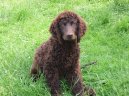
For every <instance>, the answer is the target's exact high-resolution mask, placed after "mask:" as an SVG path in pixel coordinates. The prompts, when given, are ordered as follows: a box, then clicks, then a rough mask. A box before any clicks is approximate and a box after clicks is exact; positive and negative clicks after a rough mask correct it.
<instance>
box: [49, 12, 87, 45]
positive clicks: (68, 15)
mask: <svg viewBox="0 0 129 96" xmlns="http://www.w3.org/2000/svg"><path fill="white" fill-rule="evenodd" d="M85 31H86V24H85V22H84V21H83V20H82V18H81V17H80V16H78V15H77V14H76V13H74V12H71V11H65V12H62V13H61V14H59V15H58V16H57V17H56V18H55V20H53V22H52V24H51V26H50V32H51V33H52V36H53V37H54V38H56V39H57V40H58V41H59V43H60V44H62V42H63V41H77V43H78V42H80V39H81V37H82V36H83V35H84V34H85Z"/></svg>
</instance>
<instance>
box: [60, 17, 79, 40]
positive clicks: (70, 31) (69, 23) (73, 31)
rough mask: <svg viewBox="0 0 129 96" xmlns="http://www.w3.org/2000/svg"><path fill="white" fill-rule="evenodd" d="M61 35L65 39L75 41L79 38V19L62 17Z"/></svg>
mask: <svg viewBox="0 0 129 96" xmlns="http://www.w3.org/2000/svg"><path fill="white" fill-rule="evenodd" d="M59 29H60V32H61V37H62V39H63V40H65V41H73V40H76V39H77V20H76V19H73V18H72V19H61V20H60V22H59Z"/></svg>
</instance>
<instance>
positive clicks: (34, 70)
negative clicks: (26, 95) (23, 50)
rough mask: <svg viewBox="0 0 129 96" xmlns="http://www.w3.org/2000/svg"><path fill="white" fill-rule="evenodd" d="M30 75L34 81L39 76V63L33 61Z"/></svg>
mask: <svg viewBox="0 0 129 96" xmlns="http://www.w3.org/2000/svg"><path fill="white" fill-rule="evenodd" d="M30 75H31V77H32V79H33V81H36V80H37V79H38V78H39V77H40V74H39V65H38V64H37V63H36V62H34V63H33V64H32V66H31V70H30Z"/></svg>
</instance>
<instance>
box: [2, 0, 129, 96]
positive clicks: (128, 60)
mask: <svg viewBox="0 0 129 96" xmlns="http://www.w3.org/2000/svg"><path fill="white" fill-rule="evenodd" d="M64 10H71V11H74V12H76V13H77V14H79V15H80V16H82V17H83V18H84V20H85V21H86V22H87V26H88V30H87V33H86V34H85V36H84V37H83V38H82V40H81V43H80V48H81V56H80V61H81V66H83V65H84V64H87V63H89V62H92V61H97V63H96V65H91V66H88V67H86V68H84V69H82V74H83V79H84V83H85V84H87V85H89V86H92V87H93V88H94V89H95V90H96V93H97V96H129V0H64V1H63V0H0V96H50V93H49V90H48V88H47V85H46V83H45V79H44V77H43V76H41V78H40V80H38V81H37V82H35V83H34V82H32V80H31V78H30V76H29V71H30V66H31V64H32V61H33V56H34V50H35V49H36V48H37V47H38V46H39V45H40V44H41V43H42V42H45V41H46V40H48V38H49V37H50V33H49V26H50V24H51V22H52V20H53V19H54V18H55V17H56V16H57V15H58V14H59V13H60V12H62V11H64ZM62 90H63V94H64V95H63V96H71V94H70V90H68V86H67V85H66V83H65V82H64V81H62Z"/></svg>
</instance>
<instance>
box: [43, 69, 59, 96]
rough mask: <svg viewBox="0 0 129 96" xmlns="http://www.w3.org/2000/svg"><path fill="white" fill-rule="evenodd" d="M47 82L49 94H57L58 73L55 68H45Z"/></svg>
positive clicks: (56, 95) (53, 95)
mask: <svg viewBox="0 0 129 96" xmlns="http://www.w3.org/2000/svg"><path fill="white" fill-rule="evenodd" d="M44 73H45V77H46V81H47V84H48V86H49V88H50V92H51V96H60V95H59V74H58V70H57V69H56V68H50V67H48V68H45V70H44Z"/></svg>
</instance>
